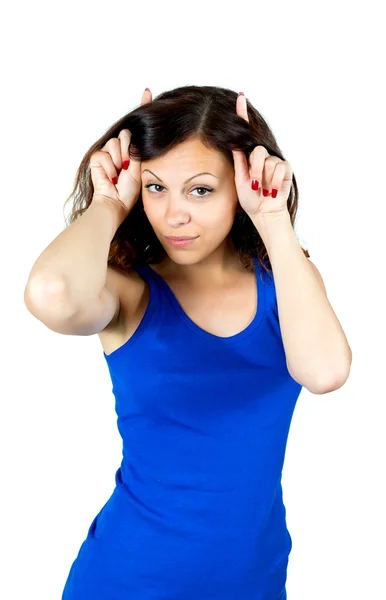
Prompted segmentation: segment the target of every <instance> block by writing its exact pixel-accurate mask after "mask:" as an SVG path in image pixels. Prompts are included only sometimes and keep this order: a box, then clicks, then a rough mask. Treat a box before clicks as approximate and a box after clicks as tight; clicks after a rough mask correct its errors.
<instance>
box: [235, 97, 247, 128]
mask: <svg viewBox="0 0 386 600" xmlns="http://www.w3.org/2000/svg"><path fill="white" fill-rule="evenodd" d="M236 113H237V114H238V115H239V117H242V118H243V119H245V120H246V121H248V123H249V119H248V107H247V99H246V97H245V96H244V94H242V93H240V94H239V96H238V98H237V100H236Z"/></svg>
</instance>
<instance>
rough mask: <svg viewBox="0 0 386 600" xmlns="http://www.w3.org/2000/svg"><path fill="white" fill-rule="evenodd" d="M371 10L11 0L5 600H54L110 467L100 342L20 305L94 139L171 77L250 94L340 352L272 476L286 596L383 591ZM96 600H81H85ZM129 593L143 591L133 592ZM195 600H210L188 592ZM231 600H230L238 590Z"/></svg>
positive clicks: (381, 357)
mask: <svg viewBox="0 0 386 600" xmlns="http://www.w3.org/2000/svg"><path fill="white" fill-rule="evenodd" d="M381 8H382V3H381V2H373V1H369V2H366V3H360V4H359V3H352V2H351V3H349V2H334V3H332V2H327V3H326V2H323V3H321V2H320V3H314V2H310V3H308V4H306V3H301V2H287V3H284V2H278V1H275V2H262V3H260V2H257V1H253V2H249V3H248V2H235V3H229V4H228V5H226V4H225V3H220V2H203V3H198V2H194V3H191V4H190V5H189V4H188V3H179V4H175V5H173V3H169V2H163V3H156V2H140V1H139V2H136V3H135V2H114V1H111V2H109V3H108V2H95V1H93V2H77V3H76V4H74V5H71V4H70V5H69V4H67V3H64V4H63V3H48V2H47V3H43V2H32V3H27V2H19V3H15V4H11V3H7V5H6V6H4V7H3V8H2V9H1V15H0V17H1V18H0V21H1V36H0V43H1V51H2V52H1V56H2V61H1V70H2V84H3V85H2V89H3V91H2V94H1V100H2V110H1V135H2V143H1V171H2V177H1V184H2V185H1V188H2V189H1V204H2V206H1V232H2V234H1V273H2V286H1V288H2V292H1V305H2V311H1V312H2V317H3V319H2V343H1V348H2V360H1V371H2V377H1V380H0V382H1V383H0V385H1V398H2V400H1V419H0V428H1V430H0V440H1V448H0V450H1V478H2V492H1V510H0V518H1V536H0V540H1V541H0V544H1V548H0V551H1V555H2V559H1V571H2V576H1V580H0V596H1V598H4V600H20V599H21V598H23V599H24V598H25V599H27V598H28V600H35V599H36V600H60V598H61V593H62V590H63V587H64V584H65V580H66V578H67V575H68V572H69V569H70V567H71V564H72V562H73V560H74V559H75V557H76V554H77V552H78V550H79V547H80V545H81V543H82V541H83V539H84V537H85V535H86V533H87V528H88V527H89V525H90V523H91V521H92V519H93V517H94V516H95V515H96V514H97V512H98V511H99V510H100V508H101V507H102V506H103V504H104V503H105V502H106V500H107V499H108V497H109V496H110V494H111V492H112V489H113V487H114V484H115V482H114V474H115V471H116V469H117V468H118V466H119V465H120V461H121V440H120V437H119V433H118V430H117V428H116V415H115V412H114V398H113V395H112V391H111V382H110V378H109V373H108V369H107V365H106V364H105V360H104V357H103V355H102V346H101V344H100V341H99V338H98V336H96V335H94V336H90V337H78V336H65V335H60V334H57V333H54V332H53V331H51V330H49V329H48V328H47V327H45V326H44V325H43V324H42V323H41V322H40V321H38V320H37V319H35V318H34V317H33V316H32V315H31V314H30V313H29V312H28V310H27V308H26V307H25V305H24V300H23V293H24V287H25V285H26V282H27V279H28V276H29V272H30V270H31V268H32V265H33V263H34V262H35V260H36V259H37V257H38V255H39V254H40V253H41V252H42V251H43V250H44V249H45V248H46V247H47V246H48V245H49V244H50V243H51V241H52V240H53V239H54V238H55V237H56V236H57V235H58V234H59V233H60V232H61V231H62V230H63V228H64V226H65V223H64V215H63V204H64V200H65V198H67V196H68V195H69V194H70V192H71V190H72V186H73V182H74V178H75V173H76V170H77V168H78V166H79V163H80V161H81V159H82V157H83V155H84V154H85V152H86V151H87V150H88V148H89V147H90V146H91V145H92V144H93V143H94V142H95V141H96V140H97V139H98V138H99V137H100V136H101V135H102V134H103V133H104V131H105V130H106V129H107V128H108V127H110V125H111V124H112V123H113V122H115V121H116V120H117V119H118V118H120V117H121V116H123V115H124V114H126V113H127V112H129V111H130V110H132V109H134V108H136V107H137V106H138V105H139V104H140V100H141V96H142V92H143V90H144V88H145V87H146V86H148V87H150V88H151V90H152V93H153V97H155V96H156V95H157V94H159V93H161V92H162V91H165V90H167V89H171V88H174V87H178V86H181V85H191V84H193V85H218V86H223V87H229V88H231V89H233V90H234V91H236V92H238V91H244V92H245V94H246V96H247V98H248V100H249V101H250V102H251V103H252V104H253V105H254V106H255V107H256V108H257V109H258V110H259V111H260V112H261V113H262V115H263V116H264V117H265V118H266V119H267V121H268V123H269V125H270V126H271V127H272V130H273V132H274V134H275V136H276V138H277V141H278V144H279V147H280V148H281V150H282V151H283V153H284V156H285V157H286V159H287V160H288V161H289V162H290V163H291V165H292V167H293V171H294V173H295V175H296V178H297V182H298V185H299V192H300V197H299V209H298V217H297V221H296V225H295V231H296V233H297V235H298V238H299V241H300V242H301V243H302V245H303V247H306V248H308V250H309V252H310V258H311V260H312V261H313V262H314V263H315V264H316V266H317V267H318V269H319V270H320V272H321V274H322V276H323V279H324V282H325V285H326V288H327V293H328V298H329V300H330V302H331V305H332V306H333V308H334V311H335V312H336V315H337V316H338V318H339V320H340V322H341V324H342V327H343V329H344V331H345V333H346V335H347V338H348V341H349V344H350V346H351V349H352V352H353V362H352V367H351V374H350V377H349V379H348V381H347V382H346V384H345V385H344V386H343V387H342V388H340V389H339V390H337V391H335V392H333V393H330V394H325V395H313V394H311V393H310V392H308V391H307V390H306V389H303V391H302V392H301V395H300V397H299V399H298V403H297V407H296V409H295V413H294V417H293V421H292V426H291V430H290V435H289V439H288V446H287V455H286V461H285V466H284V472H283V489H284V500H285V504H286V508H287V523H288V528H289V530H290V533H291V536H292V539H293V549H292V552H291V554H290V562H289V567H288V578H287V594H288V599H289V600H326V598H328V600H345V599H347V600H349V599H350V600H354V599H355V600H357V599H358V600H364V599H366V600H367V599H370V598H379V599H380V598H386V586H385V584H384V566H385V559H386V550H385V548H386V546H385V535H386V527H385V506H386V502H385V501H386V498H385V487H386V486H385V482H384V479H385V456H386V452H385V450H386V444H385V402H386V393H385V364H384V361H385V358H386V353H385V333H386V332H385V329H386V328H385V316H384V315H385V304H386V303H385V292H384V281H383V280H384V277H385V266H384V265H385V258H386V256H385V238H386V236H385V226H386V222H385V217H386V213H385V208H384V205H385V199H386V198H385V183H384V181H385V133H386V131H385V100H386V98H385V94H384V83H385V82H384V79H385V67H384V59H385V43H384V40H385V37H384V21H383V20H382V18H381V12H380V11H381ZM90 600H91V599H90ZM137 600H140V599H137ZM200 600H205V599H200ZM240 600H242V599H240Z"/></svg>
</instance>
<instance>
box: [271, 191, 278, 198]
mask: <svg viewBox="0 0 386 600" xmlns="http://www.w3.org/2000/svg"><path fill="white" fill-rule="evenodd" d="M276 196H277V190H272V198H276Z"/></svg>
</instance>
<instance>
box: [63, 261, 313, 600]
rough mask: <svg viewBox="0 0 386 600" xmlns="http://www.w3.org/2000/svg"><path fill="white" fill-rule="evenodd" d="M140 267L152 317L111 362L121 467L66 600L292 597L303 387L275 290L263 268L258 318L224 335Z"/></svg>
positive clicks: (74, 568)
mask: <svg viewBox="0 0 386 600" xmlns="http://www.w3.org/2000/svg"><path fill="white" fill-rule="evenodd" d="M136 270H137V272H138V273H139V274H140V275H141V276H142V277H143V279H145V280H146V282H147V283H148V285H149V288H150V298H149V303H148V306H147V309H146V312H145V314H144V317H143V319H142V321H141V323H140V324H139V326H138V328H137V329H136V331H135V332H134V334H133V335H132V337H131V338H130V339H129V340H128V341H127V342H126V343H124V344H123V345H122V346H120V347H119V348H118V349H116V350H115V351H113V352H112V353H111V354H109V355H106V353H105V352H103V354H104V358H105V360H106V362H107V366H108V369H109V372H110V376H111V381H112V386H113V387H112V391H113V394H114V396H115V408H116V413H117V416H118V419H117V424H118V429H119V432H120V435H121V436H122V441H123V446H122V462H121V465H120V467H119V468H118V470H117V472H116V475H115V482H116V486H115V489H114V491H113V493H112V495H111V496H110V498H109V499H108V501H107V502H106V504H105V505H104V506H103V508H102V509H101V510H100V512H99V513H98V514H97V516H96V517H95V518H94V520H93V521H92V523H91V525H90V527H89V530H88V533H87V537H86V539H85V540H84V542H83V544H82V546H81V548H80V550H79V553H78V556H77V557H76V559H75V561H74V562H73V564H72V567H71V570H70V572H69V575H68V578H67V581H66V585H65V589H64V592H63V596H62V600H85V599H86V598H90V599H91V598H92V599H93V600H128V599H129V598H130V599H133V600H198V599H199V600H284V599H285V598H286V590H285V583H286V575H287V565H288V558H289V554H290V551H291V548H292V539H291V536H290V534H289V532H288V529H287V525H286V509H285V506H284V503H283V492H282V486H281V477H282V468H283V463H284V457H285V449H286V444H287V438H288V433H289V427H290V423H291V419H292V415H293V411H294V408H295V404H296V401H297V398H298V396H299V394H300V392H301V389H302V386H301V385H299V384H298V383H297V382H296V381H295V380H294V379H293V378H292V377H291V376H290V374H289V372H288V369H287V365H286V358H285V352H284V347H283V342H282V337H281V333H280V327H279V319H278V308H277V300H276V292H275V285H274V279H273V277H272V275H268V274H267V273H266V272H265V271H264V269H263V268H262V267H261V266H260V265H259V263H258V261H257V260H255V273H256V285H257V292H258V303H257V311H256V314H255V316H254V318H253V320H252V322H251V323H250V324H249V325H248V326H247V327H246V328H245V329H244V330H243V331H241V332H240V333H238V334H236V335H232V336H230V337H226V338H223V337H218V336H216V335H213V334H211V333H209V332H207V331H205V330H203V329H201V328H200V327H199V326H198V325H197V324H195V323H194V322H193V321H192V320H191V319H190V318H189V317H188V316H187V314H186V313H185V312H184V310H183V309H182V307H181V305H180V304H179V302H178V301H177V299H176V297H175V295H174V294H173V292H172V290H171V289H170V287H169V286H168V285H167V283H166V282H165V280H164V279H163V278H162V277H161V276H160V275H158V274H157V273H156V272H155V271H154V270H153V269H152V268H151V267H150V266H148V265H145V266H142V267H136Z"/></svg>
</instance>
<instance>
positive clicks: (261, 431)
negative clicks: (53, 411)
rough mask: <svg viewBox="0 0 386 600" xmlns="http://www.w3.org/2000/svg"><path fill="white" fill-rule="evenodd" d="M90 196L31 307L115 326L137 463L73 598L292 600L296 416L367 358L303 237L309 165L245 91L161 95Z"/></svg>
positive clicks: (99, 526)
mask: <svg viewBox="0 0 386 600" xmlns="http://www.w3.org/2000/svg"><path fill="white" fill-rule="evenodd" d="M70 197H73V198H74V199H75V201H74V204H73V210H72V213H71V218H70V221H71V223H70V225H69V226H68V227H67V228H66V229H65V230H64V231H63V232H62V233H61V234H60V235H59V236H58V237H57V238H56V239H55V240H54V241H53V242H52V243H51V244H50V245H49V246H48V247H47V248H46V249H45V250H44V252H43V253H42V254H41V255H40V256H39V258H38V259H37V261H36V263H35V264H34V266H33V268H32V271H31V273H30V277H29V280H28V283H27V287H26V291H25V302H26V305H27V307H28V309H29V310H30V312H31V313H32V314H33V315H34V316H35V317H37V318H38V319H39V320H40V321H42V322H43V323H44V324H45V325H46V326H47V327H49V328H50V329H52V330H54V331H57V332H58V333H62V334H73V335H93V334H96V333H97V334H98V335H99V338H100V340H101V344H102V346H103V355H104V359H105V360H106V362H107V366H108V369H109V372H110V375H111V380H112V383H113V392H114V394H115V398H116V411H117V415H118V428H119V432H120V434H121V436H122V441H123V458H122V462H121V465H120V467H119V468H118V470H117V472H116V476H115V480H116V486H115V489H114V491H113V493H112V495H111V497H110V498H109V500H108V501H107V503H106V504H105V505H104V507H103V508H102V509H101V510H100V512H99V513H98V514H97V516H96V517H95V518H94V520H93V521H92V523H91V525H90V527H89V530H88V533H87V536H86V538H85V540H84V542H83V544H82V546H81V548H80V550H79V553H78V555H77V557H76V559H75V560H74V562H73V564H72V567H71V570H70V572H69V575H68V578H67V581H66V584H65V588H64V591H63V596H62V598H63V600H84V599H85V598H90V599H91V598H92V599H93V600H128V599H129V598H133V599H135V600H139V599H141V600H142V599H143V600H144V599H145V598H146V599H149V600H150V599H151V600H161V599H162V600H182V599H184V600H193V599H194V600H198V599H200V600H209V599H211V600H212V599H213V600H214V599H218V600H241V599H242V600H279V599H280V600H284V599H285V598H286V588H285V584H286V576H287V566H288V559H289V554H290V551H291V548H292V538H291V536H290V534H289V531H288V529H287V526H286V510H285V505H284V502H283V492H282V487H281V475H282V468H283V463H284V457H285V449H286V443H287V437H288V432H289V427H290V423H291V419H292V415H293V411H294V408H295V405H296V401H297V399H298V397H299V394H300V392H301V389H302V387H303V386H305V387H306V388H307V389H308V390H310V391H311V392H312V393H315V394H323V393H326V392H331V391H333V390H335V389H337V388H339V387H340V386H342V385H343V384H344V382H345V381H346V379H347V377H348V375H349V371H350V364H351V350H350V347H349V345H348V343H347V339H346V337H345V334H344V332H343V330H342V328H341V326H340V323H339V321H338V319H337V317H336V315H335V313H334V311H333V309H332V307H331V305H330V303H329V301H328V299H327V295H326V290H325V287H324V283H323V280H322V277H321V276H320V274H319V272H318V270H317V268H316V267H315V265H313V263H312V262H311V261H310V260H309V254H308V252H307V251H306V250H303V249H302V248H301V246H300V245H299V243H298V240H297V238H296V235H295V233H294V229H293V224H294V220H295V216H296V210H297V201H298V192H297V185H296V180H295V177H294V175H293V173H292V170H291V166H290V164H289V163H288V162H287V161H286V160H285V159H284V157H283V156H282V153H281V152H280V149H279V148H278V146H277V144H276V141H275V138H274V136H273V134H272V132H271V131H270V129H269V127H268V125H267V123H266V122H265V120H264V119H263V117H262V116H261V115H260V114H259V113H258V112H257V110H256V109H255V108H254V107H253V106H251V105H250V104H249V103H248V102H247V101H246V98H245V96H244V95H243V94H239V96H237V94H236V93H234V92H233V91H231V90H227V89H223V88H215V87H210V86H204V87H198V86H188V87H182V88H178V89H175V90H172V91H169V92H165V93H163V94H161V95H159V96H158V97H157V98H156V99H154V100H153V99H152V96H151V92H150V91H149V90H146V91H145V92H144V95H143V98H142V103H141V106H139V107H138V108H136V109H135V110H133V111H132V112H131V113H129V114H128V115H126V116H125V117H123V118H122V119H120V120H119V121H118V122H117V123H115V124H114V125H113V126H112V127H111V128H110V129H109V130H108V131H107V133H106V134H105V135H104V136H103V138H101V139H100V140H98V142H96V143H95V144H94V145H93V146H92V148H90V150H89V151H88V152H87V154H86V155H85V157H84V159H83V161H82V163H81V165H80V167H79V170H78V174H77V179H76V182H75V187H74V190H73V193H72V194H71V196H70ZM178 238H183V239H182V240H181V239H178ZM187 238H189V239H187Z"/></svg>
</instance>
